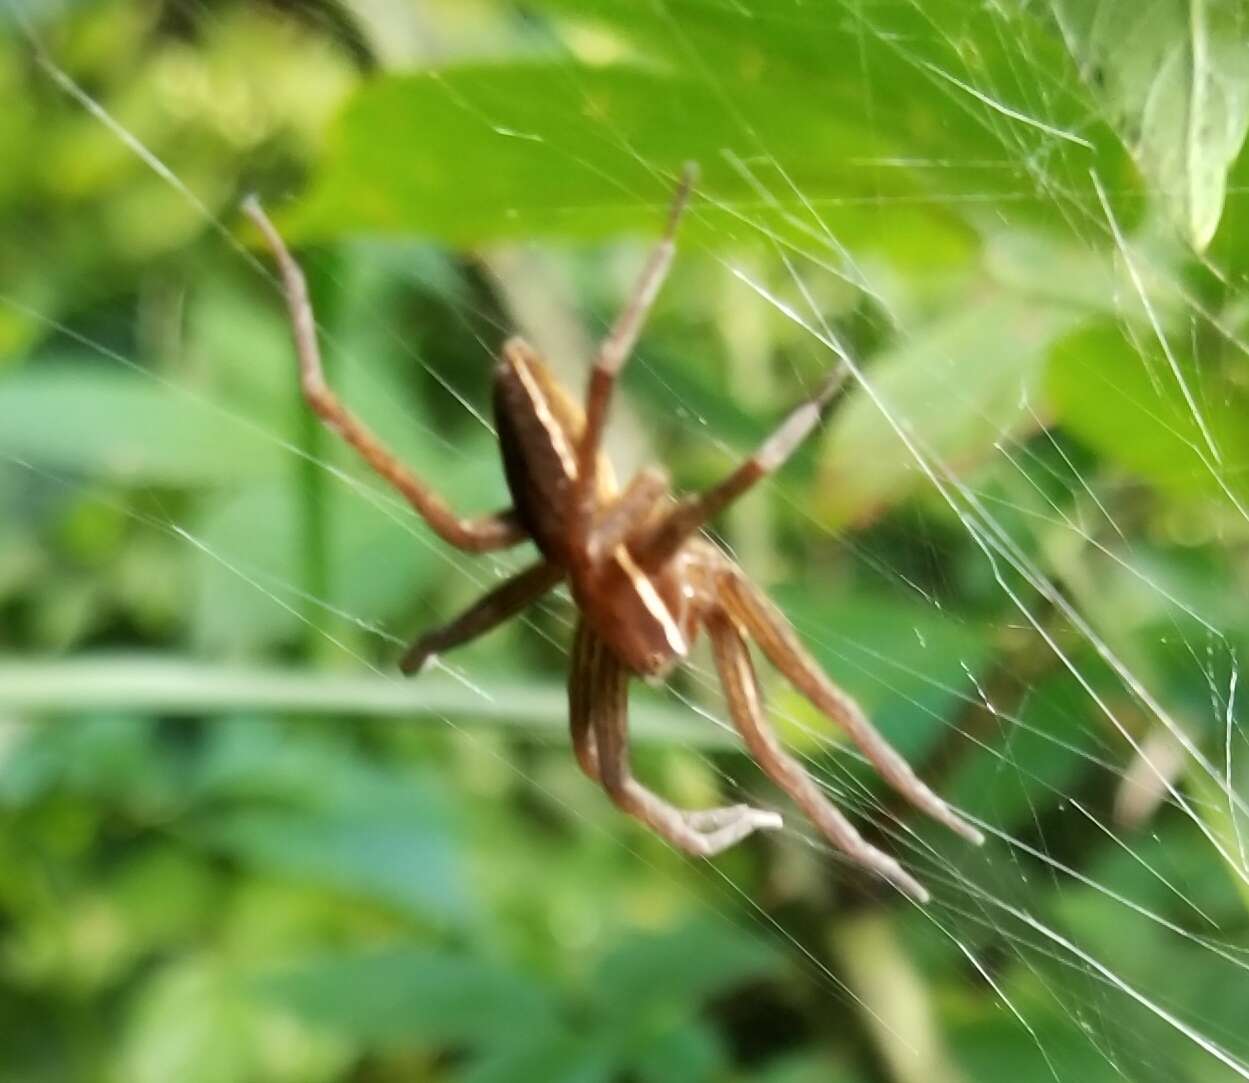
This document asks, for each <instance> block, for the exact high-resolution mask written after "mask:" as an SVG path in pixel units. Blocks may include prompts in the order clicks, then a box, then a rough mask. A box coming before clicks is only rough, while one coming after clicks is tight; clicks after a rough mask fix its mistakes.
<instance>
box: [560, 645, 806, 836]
mask: <svg viewBox="0 0 1249 1083" xmlns="http://www.w3.org/2000/svg"><path fill="white" fill-rule="evenodd" d="M568 702H569V713H570V718H571V726H572V738H573V748H574V750H575V752H576V755H577V762H578V763H579V764H580V765H581V767H582V770H584V771H585V773H586V774H587V775H589V777H590V778H592V779H594V780H595V781H597V782H600V783H601V784H602V786H603V789H604V790H606V791H607V795H608V796H609V797H610V798H611V799H612V801H613V802H614V803H615V804H616V805H617V807H619V808H620V809H622V810H623V811H624V812H627V813H628V814H629V815H630V816H632V817H634V818H635V819H637V820H640V821H641V822H642V823H644V824H646V826H647V827H649V828H650V829H651V830H652V831H654V832H655V833H656V834H657V835H659V836H660V837H661V838H664V839H666V840H667V841H668V842H670V843H671V844H672V845H673V846H675V847H677V849H679V850H683V851H685V852H686V853H689V854H694V855H695V856H698V857H712V856H713V855H715V854H718V853H720V852H721V851H722V850H726V849H728V848H729V847H730V846H733V845H734V844H736V843H738V842H740V841H741V840H742V839H744V838H745V837H746V836H747V835H750V834H752V833H753V832H755V831H763V830H775V829H777V828H779V827H780V826H781V817H780V816H779V815H778V814H777V813H775V812H770V811H768V810H766V809H758V808H753V807H751V806H750V805H731V806H728V807H726V808H717V809H704V810H701V811H695V812H690V811H685V810H683V809H678V808H675V807H674V806H672V805H670V804H668V802H666V801H664V800H663V799H662V798H660V797H658V796H656V795H655V794H654V793H652V792H651V791H650V790H648V789H647V788H646V787H645V786H643V785H642V784H641V783H640V782H638V781H637V780H636V779H635V778H634V777H633V773H632V771H631V769H630V766H629V747H628V739H629V738H628V727H629V673H628V671H627V670H626V669H625V668H624V666H623V665H622V664H621V663H620V661H619V659H617V658H616V656H615V655H614V654H612V652H611V650H610V648H608V646H607V645H606V644H605V643H604V642H603V641H602V640H601V639H599V638H598V636H596V635H595V634H594V632H593V631H592V630H591V629H590V628H589V627H588V626H587V625H586V624H585V623H584V622H582V623H581V624H580V625H579V626H578V628H577V634H576V640H575V642H574V646H573V658H572V672H571V676H570V678H569V685H568Z"/></svg>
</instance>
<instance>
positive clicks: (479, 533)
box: [243, 196, 526, 553]
mask: <svg viewBox="0 0 1249 1083" xmlns="http://www.w3.org/2000/svg"><path fill="white" fill-rule="evenodd" d="M243 213H244V214H246V215H247V216H248V217H249V218H250V219H251V220H252V221H253V222H254V223H255V224H256V226H257V228H258V229H259V230H260V232H261V233H262V234H263V236H264V238H265V241H266V243H267V244H268V245H269V248H270V249H271V250H272V252H273V257H274V260H275V261H276V262H277V265H278V270H279V271H280V272H281V275H282V285H283V289H284V291H285V293H286V304H287V308H288V309H289V311H290V320H291V328H292V331H293V333H294V338H295V353H296V354H297V355H298V358H299V385H300V388H301V390H302V391H303V395H304V399H305V400H306V401H307V403H308V405H309V406H310V407H311V408H312V409H313V411H314V412H315V413H316V414H317V415H318V416H319V417H320V418H321V419H322V420H323V421H324V422H325V423H326V424H327V425H328V426H329V427H330V428H331V429H333V430H334V431H335V432H336V433H338V435H339V436H341V437H342V438H343V439H344V440H346V441H347V443H349V444H350V445H351V446H352V447H354V448H355V449H356V451H358V452H359V453H360V456H361V457H362V458H363V459H364V461H365V462H366V463H367V464H368V465H369V467H370V468H371V469H372V470H373V471H374V472H375V473H376V474H377V475H378V476H380V477H381V478H383V479H384V480H385V481H387V482H388V483H389V484H390V485H392V486H393V487H394V488H396V489H398V490H399V492H400V493H402V494H403V496H404V497H405V498H406V499H407V501H408V503H409V504H411V505H412V507H413V508H415V509H416V511H417V512H418V513H419V514H420V515H421V517H422V518H423V519H424V520H425V521H426V522H427V523H428V524H429V525H430V526H431V527H432V528H433V529H434V532H435V533H436V534H438V535H439V537H441V538H442V539H443V540H444V541H446V542H449V543H450V544H451V545H454V546H457V547H458V548H460V549H465V550H468V551H469V552H475V553H480V552H484V551H486V550H489V549H502V548H505V547H507V546H509V545H515V544H517V543H518V542H521V541H524V540H525V538H526V534H525V531H524V529H523V528H522V527H521V525H520V523H519V521H518V520H517V519H516V516H515V514H514V513H513V512H512V511H511V510H510V509H509V510H507V511H501V512H498V513H496V514H494V515H488V516H485V517H483V518H480V519H461V518H459V517H458V516H457V515H456V514H455V513H454V512H453V511H452V510H451V509H450V508H449V507H448V506H447V503H446V501H444V500H443V499H442V497H440V496H439V495H438V494H437V493H436V492H434V491H433V489H431V488H430V487H429V486H428V485H426V484H425V483H424V482H423V481H421V480H420V479H419V478H418V477H416V476H415V475H414V474H413V473H412V472H411V471H410V470H409V469H408V468H407V467H406V466H404V464H403V463H401V462H400V461H399V460H398V459H397V458H396V457H395V456H394V455H393V454H392V453H391V452H390V450H389V449H387V448H386V446H385V445H384V444H382V443H381V441H379V440H378V438H377V437H376V436H375V435H374V434H373V432H372V431H371V430H370V429H369V428H368V427H367V426H366V425H364V423H363V422H361V421H360V420H359V419H358V418H357V417H356V416H355V415H354V414H352V413H351V411H350V410H348V409H347V407H346V406H344V405H343V404H342V403H341V402H340V401H339V399H338V396H337V395H335V394H334V391H333V390H332V389H331V388H330V386H329V384H327V383H326V382H325V373H324V371H323V370H322V367H321V351H320V348H319V347H318V345H317V328H316V320H315V318H314V317H313V314H312V303H311V301H310V300H309V298H308V287H307V283H306V282H305V281H304V275H303V271H301V270H300V267H299V264H298V263H297V262H296V261H295V258H294V256H292V255H291V253H290V250H289V249H288V248H287V247H286V243H285V242H284V241H283V240H282V236H281V234H279V233H278V231H277V228H276V227H275V226H274V225H273V223H272V222H271V221H270V220H269V218H268V216H267V215H266V214H265V212H264V211H263V210H262V209H261V206H260V203H259V201H258V200H257V199H256V198H255V197H254V196H249V197H248V198H247V199H246V200H244V201H243Z"/></svg>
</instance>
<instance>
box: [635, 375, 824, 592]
mask: <svg viewBox="0 0 1249 1083" xmlns="http://www.w3.org/2000/svg"><path fill="white" fill-rule="evenodd" d="M845 377H846V370H845V369H844V368H843V367H840V366H839V367H838V368H836V369H834V370H833V371H832V372H831V373H829V375H828V376H827V377H825V379H824V382H823V383H822V384H821V385H820V387H819V389H818V390H817V391H816V393H815V394H814V395H812V396H811V398H809V399H807V400H806V401H805V402H803V403H801V404H800V405H799V406H797V407H795V408H794V409H793V410H791V411H790V412H789V414H788V415H787V416H786V417H785V419H784V420H783V421H782V422H781V423H780V425H778V426H777V427H776V429H775V430H774V431H773V432H772V434H771V435H770V436H769V437H768V438H767V439H766V440H764V441H763V443H762V444H760V445H759V447H758V448H757V449H756V451H755V453H754V454H753V455H751V456H750V458H748V459H746V460H745V462H743V463H742V464H741V465H740V466H739V467H737V469H735V470H734V471H733V472H732V473H731V474H729V476H728V477H726V478H725V479H724V480H723V481H721V482H719V483H718V484H716V485H713V486H712V487H711V488H710V489H706V490H704V491H703V492H701V493H695V494H694V495H693V496H687V497H685V498H684V499H682V500H681V501H680V502H679V503H677V504H676V505H675V506H674V507H673V508H672V510H671V511H670V512H668V514H667V515H666V516H665V517H664V518H663V519H661V520H660V521H659V522H658V523H656V524H655V525H654V526H653V527H652V528H651V530H650V532H649V535H648V536H647V537H645V538H643V539H641V540H640V541H639V542H638V546H637V560H638V564H639V565H640V566H641V567H642V568H644V569H646V570H648V571H654V570H656V569H658V568H661V567H663V565H664V564H665V563H667V561H668V560H669V559H670V558H671V557H672V556H673V554H675V553H676V551H677V550H678V549H680V548H681V546H682V545H684V544H685V543H686V542H687V541H688V540H689V539H690V537H691V536H692V535H693V534H695V533H697V532H698V531H699V530H701V529H702V528H703V527H704V526H705V525H706V524H707V523H708V522H710V521H711V519H713V518H714V517H715V516H716V515H718V514H719V513H720V512H722V511H723V510H724V509H725V508H727V507H728V506H729V505H730V504H732V503H733V501H735V500H736V499H737V498H738V497H740V496H742V495H744V494H745V493H746V492H747V491H748V490H749V489H751V488H752V487H753V486H754V485H756V484H757V483H758V482H759V481H761V480H762V479H763V478H765V477H767V476H768V475H769V474H771V473H774V472H775V471H776V470H778V469H780V467H781V466H782V465H783V464H784V463H785V461H786V460H787V459H788V458H789V457H790V456H791V455H792V454H793V453H794V452H795V451H796V450H797V449H798V447H799V445H801V444H802V442H803V441H804V440H805V439H806V438H807V437H808V436H810V435H811V433H812V432H813V431H814V429H815V427H816V426H817V425H818V424H819V423H820V419H821V418H822V417H823V416H824V411H825V410H826V409H827V408H828V405H829V403H830V402H832V400H833V398H834V397H835V396H836V394H837V392H838V390H840V388H841V385H842V384H843V383H844V382H845Z"/></svg>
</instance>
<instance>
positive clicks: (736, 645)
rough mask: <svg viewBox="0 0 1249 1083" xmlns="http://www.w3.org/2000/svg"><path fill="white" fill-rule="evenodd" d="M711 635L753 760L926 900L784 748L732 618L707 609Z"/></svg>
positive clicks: (844, 839) (820, 820)
mask: <svg viewBox="0 0 1249 1083" xmlns="http://www.w3.org/2000/svg"><path fill="white" fill-rule="evenodd" d="M707 634H708V636H709V637H710V638H711V647H712V651H713V652H714V654H715V659H716V668H717V670H718V671H719V673H720V680H721V682H722V683H723V685H724V693H725V695H726V696H727V698H728V704H729V713H730V714H731V715H732V718H733V723H734V725H736V726H737V729H738V731H739V732H740V733H741V735H742V738H743V740H745V742H746V747H747V748H749V749H750V754H751V755H752V756H753V757H754V759H755V762H756V763H758V764H759V766H760V767H762V768H763V769H764V771H766V772H767V774H768V776H769V777H770V778H771V779H772V780H773V781H774V782H776V784H777V785H778V786H780V787H781V789H783V790H784V791H785V792H786V793H788V794H789V796H790V797H792V798H793V799H794V803H795V804H797V805H798V807H799V808H801V809H802V810H803V812H805V813H806V814H807V816H808V817H809V818H810V819H811V822H812V823H814V824H815V825H816V826H817V827H818V828H819V829H820V831H821V832H822V833H823V834H824V835H825V837H826V838H827V839H828V840H829V841H830V842H831V843H832V844H833V845H834V846H836V847H837V849H839V850H841V851H842V852H843V853H844V854H846V856H848V857H849V858H851V860H853V861H856V862H858V863H859V864H860V865H862V866H864V867H865V868H868V869H871V870H872V871H873V872H875V873H876V874H877V875H879V876H882V877H884V878H885V879H886V880H888V881H889V882H890V883H892V884H895V885H896V886H897V887H899V888H901V889H902V890H903V891H904V892H906V894H907V895H909V896H911V898H913V899H915V900H916V901H917V902H920V903H926V902H927V901H928V898H929V896H928V892H927V890H926V889H925V888H924V886H923V885H922V884H920V883H919V881H918V880H916V879H915V878H914V877H913V876H911V875H910V874H909V873H908V872H907V871H906V870H905V869H903V868H902V866H901V865H900V864H898V862H897V861H896V860H895V859H894V858H892V857H890V856H889V855H888V854H886V853H885V852H884V851H883V850H878V849H877V848H876V847H875V846H873V845H871V844H870V843H869V842H867V841H866V840H865V839H864V838H863V836H862V835H860V834H859V833H858V831H856V830H855V828H854V825H853V824H851V823H850V821H849V820H847V819H846V817H845V816H843V815H842V813H841V812H840V811H838V809H837V807H836V806H835V805H833V804H832V803H830V802H829V801H828V799H827V798H825V796H824V794H823V793H822V792H821V790H820V788H819V786H817V785H816V784H815V782H814V781H813V780H812V778H811V776H810V775H808V774H807V772H806V771H804V770H803V768H802V765H801V764H800V763H799V762H798V761H797V760H795V759H794V758H793V756H791V755H789V753H787V752H786V751H785V750H784V749H783V748H781V745H780V742H779V741H777V739H776V735H775V734H774V733H773V732H772V730H771V728H770V727H769V726H768V724H767V722H766V720H765V718H764V713H763V706H762V703H761V702H760V697H759V681H758V678H757V677H756V676H755V669H754V666H753V665H752V664H751V661H750V652H749V650H748V649H747V647H746V641H745V640H744V639H743V638H742V635H741V633H740V632H739V631H738V630H737V628H736V626H735V625H734V624H733V621H732V619H731V618H730V617H728V616H727V615H726V614H725V613H724V612H722V611H719V612H713V613H711V614H709V615H708V618H707Z"/></svg>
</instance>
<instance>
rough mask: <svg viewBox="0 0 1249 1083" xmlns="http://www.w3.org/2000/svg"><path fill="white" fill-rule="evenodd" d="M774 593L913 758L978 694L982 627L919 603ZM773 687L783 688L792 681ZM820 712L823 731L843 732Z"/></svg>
mask: <svg viewBox="0 0 1249 1083" xmlns="http://www.w3.org/2000/svg"><path fill="white" fill-rule="evenodd" d="M773 595H774V597H775V599H776V601H777V602H778V603H779V604H780V605H781V606H782V608H783V609H784V611H785V613H786V615H787V616H788V617H789V618H790V620H792V621H793V623H794V627H795V629H796V630H797V631H798V634H799V636H800V637H801V638H802V640H803V643H804V644H805V645H806V647H807V649H808V650H809V651H810V652H811V653H812V655H813V656H814V657H815V659H816V661H818V662H819V663H820V664H821V665H822V666H823V667H824V669H825V671H826V672H827V673H829V674H830V675H831V676H832V678H833V680H835V681H836V682H837V683H838V684H839V685H841V686H843V687H844V688H845V689H846V690H847V691H849V692H850V693H851V694H853V695H854V696H855V698H856V699H858V700H859V702H860V703H861V704H862V705H863V708H864V709H865V710H866V711H867V712H868V714H869V715H870V717H871V719H872V722H873V724H874V725H875V726H876V728H877V729H879V730H880V731H881V733H883V734H884V735H885V736H886V737H887V738H888V739H889V740H890V741H891V742H893V743H894V744H895V745H896V746H897V747H898V749H899V750H900V751H901V752H902V753H903V755H906V756H908V757H918V756H921V755H923V753H924V752H925V751H926V750H927V749H929V748H931V747H932V745H933V744H935V743H936V742H937V741H938V740H940V738H941V735H942V734H943V733H944V732H946V725H945V723H946V722H947V721H948V720H949V719H950V718H951V716H952V715H953V714H954V713H955V712H956V711H958V710H960V709H961V708H962V706H963V703H964V702H965V699H964V697H970V696H974V694H975V689H974V686H973V684H972V680H973V678H974V677H975V676H976V675H977V674H978V673H979V672H980V671H981V670H982V669H983V668H984V666H985V664H986V663H987V661H988V658H989V653H990V650H991V647H992V644H991V642H990V639H989V635H988V630H987V629H986V628H985V627H983V626H982V625H979V624H976V623H973V622H971V621H964V620H959V619H956V618H954V617H952V616H949V615H946V614H943V613H942V612H941V611H939V610H937V609H935V608H933V607H932V606H929V605H923V604H920V603H918V602H915V603H911V602H907V601H904V600H901V599H897V598H888V597H884V596H882V595H881V594H869V593H866V592H864V593H837V594H818V593H814V592H812V591H811V589H810V588H809V587H800V586H797V585H788V586H783V587H781V588H779V589H777V590H775V591H773ZM773 687H774V688H776V689H777V692H778V693H780V691H781V689H783V688H785V687H786V686H785V685H784V684H783V683H781V682H779V681H777V682H775V683H774V685H773ZM794 695H796V693H794ZM817 717H818V720H817V721H815V722H814V723H813V724H814V725H815V726H816V727H817V728H818V731H819V732H821V733H827V734H829V735H837V733H838V731H837V730H836V727H835V724H834V723H832V722H830V721H828V720H827V719H824V718H823V716H822V715H820V716H817Z"/></svg>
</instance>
